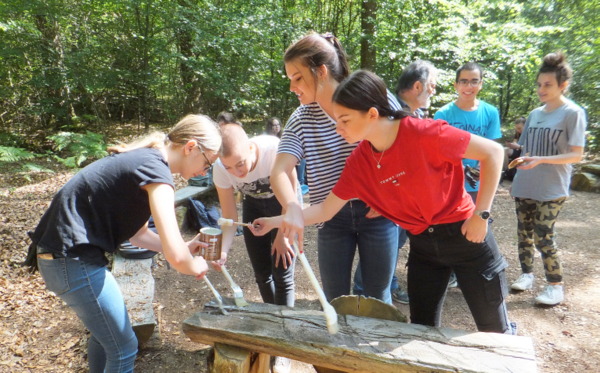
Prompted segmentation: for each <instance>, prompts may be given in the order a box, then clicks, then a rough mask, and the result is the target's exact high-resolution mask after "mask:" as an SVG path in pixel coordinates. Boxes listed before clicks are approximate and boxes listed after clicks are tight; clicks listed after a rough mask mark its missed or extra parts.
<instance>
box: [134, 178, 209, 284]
mask: <svg viewBox="0 0 600 373" xmlns="http://www.w3.org/2000/svg"><path fill="white" fill-rule="evenodd" d="M143 189H144V190H146V192H147V193H148V199H149V201H150V211H151V213H152V217H153V218H154V222H155V223H156V229H157V230H158V238H159V240H160V247H161V250H157V251H162V253H163V254H164V256H165V258H166V259H167V261H168V262H169V263H170V264H171V265H172V266H173V268H175V269H176V270H177V271H178V272H181V273H183V274H186V275H193V276H196V277H198V278H200V277H202V276H204V275H205V274H206V272H207V271H208V265H207V264H206V261H205V260H204V259H203V258H202V257H199V256H198V257H193V256H192V254H191V253H190V247H189V246H188V245H189V244H192V242H190V243H186V242H185V241H184V240H183V237H181V233H180V232H179V226H178V224H177V218H176V216H175V209H174V208H173V206H174V205H175V203H174V202H175V192H174V191H173V188H172V187H171V186H170V185H167V184H158V183H155V184H148V185H146V186H144V187H143ZM147 231H148V232H151V231H149V230H147ZM138 233H140V232H138ZM142 234H143V235H144V236H145V237H146V238H143V237H136V239H141V240H145V239H148V238H149V237H153V236H152V235H148V233H143V232H142ZM136 236H138V235H137V234H136ZM134 241H135V239H134ZM132 243H133V241H132ZM151 246H152V247H147V248H148V249H151V250H152V249H153V248H156V246H154V244H153V245H151Z"/></svg>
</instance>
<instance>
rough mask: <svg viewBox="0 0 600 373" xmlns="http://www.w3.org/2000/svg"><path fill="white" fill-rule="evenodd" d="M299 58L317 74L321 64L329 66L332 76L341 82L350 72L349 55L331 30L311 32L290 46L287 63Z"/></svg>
mask: <svg viewBox="0 0 600 373" xmlns="http://www.w3.org/2000/svg"><path fill="white" fill-rule="evenodd" d="M294 60H299V61H300V62H301V63H302V64H303V65H304V66H307V67H308V68H309V69H310V70H311V71H312V72H313V74H314V75H316V72H317V68H318V67H319V66H323V65H325V66H327V69H328V71H329V73H330V74H331V76H332V77H333V78H334V79H335V80H336V81H337V82H341V81H342V80H344V79H345V78H346V77H347V76H348V74H349V73H350V67H349V65H348V56H347V55H346V51H345V50H344V48H343V47H342V44H341V43H340V41H339V40H338V39H337V38H336V37H335V36H334V35H333V34H332V33H330V32H328V33H325V34H322V35H319V34H317V33H315V32H311V33H309V34H308V35H306V36H304V37H303V38H301V39H300V40H298V41H296V42H295V43H293V44H292V45H290V46H289V47H288V49H287V50H286V51H285V54H284V56H283V61H284V62H285V63H288V62H291V61H294Z"/></svg>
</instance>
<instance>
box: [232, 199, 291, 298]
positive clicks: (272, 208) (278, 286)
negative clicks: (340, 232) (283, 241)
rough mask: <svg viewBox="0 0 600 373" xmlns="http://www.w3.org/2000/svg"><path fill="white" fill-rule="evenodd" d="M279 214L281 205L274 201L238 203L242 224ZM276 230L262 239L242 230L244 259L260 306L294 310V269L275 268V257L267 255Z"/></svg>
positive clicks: (257, 200) (263, 200)
mask: <svg viewBox="0 0 600 373" xmlns="http://www.w3.org/2000/svg"><path fill="white" fill-rule="evenodd" d="M280 214H281V205H280V204H279V201H277V198H275V197H271V198H264V199H262V198H253V197H250V196H245V197H244V202H243V203H242V216H243V220H244V221H254V219H257V218H260V217H263V216H276V215H280ZM276 235H277V230H276V229H274V230H273V231H271V232H270V233H269V234H266V235H264V236H260V237H259V236H255V235H253V234H252V232H250V230H249V229H248V228H244V242H245V243H246V250H247V251H248V257H249V258H250V263H251V264H252V269H254V277H255V279H256V284H257V285H258V290H259V291H260V296H261V297H262V300H263V302H265V303H270V304H278V305H284V306H288V307H294V301H295V289H294V265H295V263H296V258H294V259H293V262H292V264H291V265H288V267H287V268H283V265H282V264H281V263H279V267H275V258H276V256H275V255H271V246H272V244H273V240H275V236H276Z"/></svg>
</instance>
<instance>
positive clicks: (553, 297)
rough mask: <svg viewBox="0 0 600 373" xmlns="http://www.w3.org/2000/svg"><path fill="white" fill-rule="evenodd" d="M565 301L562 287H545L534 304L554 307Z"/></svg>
mask: <svg viewBox="0 0 600 373" xmlns="http://www.w3.org/2000/svg"><path fill="white" fill-rule="evenodd" d="M563 300H565V295H564V293H563V287H562V285H547V286H546V288H545V289H544V291H542V292H541V293H540V295H538V296H537V297H536V298H535V303H537V304H545V305H547V306H556V305H557V304H559V303H560V302H562V301H563Z"/></svg>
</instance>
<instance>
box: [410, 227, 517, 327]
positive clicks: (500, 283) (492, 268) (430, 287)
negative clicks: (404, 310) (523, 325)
mask: <svg viewBox="0 0 600 373" xmlns="http://www.w3.org/2000/svg"><path fill="white" fill-rule="evenodd" d="M463 223H464V221H459V222H456V223H449V224H439V225H432V226H430V227H429V228H427V229H426V230H425V231H423V232H422V233H420V234H418V235H413V234H411V233H409V238H410V253H409V256H408V296H409V298H410V318H411V322H412V323H414V324H422V325H429V326H436V327H439V326H440V324H441V315H442V309H443V304H444V299H445V298H446V291H447V287H448V278H449V277H450V273H451V272H452V271H454V272H455V273H456V278H457V280H458V284H459V286H460V290H461V291H462V293H463V296H464V297H465V300H466V301H467V304H468V306H469V309H470V310H471V314H472V315H473V319H474V320H475V324H476V325H477V329H478V330H479V331H482V332H497V333H505V332H506V331H507V330H509V321H508V314H507V311H506V303H505V298H506V295H507V294H508V287H507V284H506V275H505V272H504V270H505V268H506V267H507V265H508V264H507V263H506V260H505V259H504V257H503V256H502V254H501V253H500V251H499V250H498V245H497V243H496V240H495V239H494V235H493V234H492V232H491V230H490V229H488V234H487V236H486V238H485V241H484V242H482V243H474V242H471V241H469V240H467V239H466V238H465V237H464V236H463V234H462V233H461V231H460V229H461V226H462V224H463Z"/></svg>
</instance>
